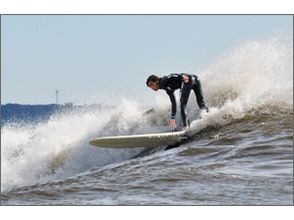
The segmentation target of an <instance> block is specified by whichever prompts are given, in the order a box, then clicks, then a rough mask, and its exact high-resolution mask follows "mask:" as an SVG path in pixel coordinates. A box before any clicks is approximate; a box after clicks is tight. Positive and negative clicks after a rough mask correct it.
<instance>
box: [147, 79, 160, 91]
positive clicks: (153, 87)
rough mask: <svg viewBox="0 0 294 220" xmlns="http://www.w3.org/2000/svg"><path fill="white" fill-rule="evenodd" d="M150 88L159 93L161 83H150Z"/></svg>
mask: <svg viewBox="0 0 294 220" xmlns="http://www.w3.org/2000/svg"><path fill="white" fill-rule="evenodd" d="M148 87H150V88H151V89H153V90H154V91H157V90H158V89H159V83H158V82H152V81H150V82H149V83H148Z"/></svg>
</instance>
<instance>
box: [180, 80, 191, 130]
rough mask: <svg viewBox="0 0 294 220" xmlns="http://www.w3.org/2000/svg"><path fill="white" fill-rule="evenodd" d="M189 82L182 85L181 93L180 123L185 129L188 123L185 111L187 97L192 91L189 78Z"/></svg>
mask: <svg viewBox="0 0 294 220" xmlns="http://www.w3.org/2000/svg"><path fill="white" fill-rule="evenodd" d="M189 78H190V79H189V82H188V83H184V84H183V88H182V92H181V98H180V101H181V116H182V122H183V126H184V127H186V126H187V125H188V121H187V111H186V107H187V103H188V99H189V95H190V92H191V89H192V80H191V77H189Z"/></svg>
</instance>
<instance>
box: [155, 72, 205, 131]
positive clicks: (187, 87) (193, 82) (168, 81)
mask: <svg viewBox="0 0 294 220" xmlns="http://www.w3.org/2000/svg"><path fill="white" fill-rule="evenodd" d="M184 75H187V76H188V80H186V82H184V80H183V76H184ZM159 86H160V89H164V90H165V91H166V93H167V94H168V96H169V98H170V101H171V103H172V114H171V118H173V119H174V118H175V116H176V111H177V106H176V99H175V96H174V91H175V90H176V89H181V98H180V102H181V116H182V121H183V126H187V125H188V122H187V112H186V106H187V103H188V99H189V95H190V92H191V89H193V90H194V93H195V95H196V101H197V103H198V106H199V108H200V109H205V110H206V111H208V108H207V107H206V106H205V102H204V100H203V95H202V91H201V84H200V80H199V79H198V77H197V76H196V75H190V74H187V73H181V74H177V73H173V74H170V75H168V76H163V77H161V78H159Z"/></svg>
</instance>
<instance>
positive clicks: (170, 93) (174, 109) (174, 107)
mask: <svg viewBox="0 0 294 220" xmlns="http://www.w3.org/2000/svg"><path fill="white" fill-rule="evenodd" d="M166 93H167V94H168V96H169V98H170V101H171V110H172V113H171V117H172V118H175V117H176V112H177V104H176V98H175V95H174V92H173V91H166Z"/></svg>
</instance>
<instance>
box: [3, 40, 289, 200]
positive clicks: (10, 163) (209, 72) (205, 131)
mask: <svg viewBox="0 0 294 220" xmlns="http://www.w3.org/2000/svg"><path fill="white" fill-rule="evenodd" d="M199 76H200V79H201V81H202V87H203V91H204V97H205V99H206V101H207V105H208V106H209V107H210V112H209V113H202V112H199V110H198V107H197V105H196V101H195V97H194V95H191V97H190V101H189V106H188V115H189V117H190V118H197V117H198V116H199V114H200V115H201V118H198V119H197V120H194V121H192V123H191V129H193V130H194V132H195V133H197V135H195V137H194V139H193V140H191V142H189V143H187V144H184V145H182V146H181V147H179V148H176V149H171V150H168V151H164V150H163V149H157V150H155V151H154V152H152V153H150V152H149V153H148V152H146V150H144V149H142V148H137V149H119V150H112V149H103V148H95V147H92V146H90V145H89V144H88V141H89V139H91V138H93V137H96V136H106V135H119V134H120V135H122V134H139V133H155V132H164V131H166V126H165V124H166V120H167V118H168V115H169V114H168V113H167V112H168V111H169V108H170V104H169V102H168V97H167V96H160V95H159V96H157V98H156V100H157V104H156V103H155V106H154V103H153V104H152V105H151V104H149V105H148V104H146V103H144V104H142V103H141V102H139V101H136V100H130V99H127V98H124V99H122V101H121V102H120V103H118V104H117V105H116V106H106V105H105V106H102V107H99V108H98V107H93V108H86V109H82V108H81V109H79V110H70V109H69V110H68V111H62V112H60V113H56V114H54V115H53V116H51V117H50V119H49V120H48V121H43V122H39V123H8V124H5V125H4V126H3V127H2V128H1V155H2V158H1V159H2V160H1V181H2V182H1V191H2V195H3V196H2V198H1V200H2V201H1V202H2V203H3V204H77V205H83V204H178V205H179V204H189V205H193V204H214V205H217V204H222V205H223V204H228V205H229V204H292V202H293V187H292V186H293V146H292V145H293V124H292V122H293V45H292V43H289V41H288V40H286V39H285V38H282V37H279V36H274V37H272V38H268V39H264V40H255V41H248V42H245V43H243V44H241V45H239V46H238V47H236V48H233V49H232V50H229V51H227V52H226V53H224V54H223V55H222V56H220V57H219V58H218V59H217V60H216V61H214V62H212V63H211V65H209V66H208V67H207V69H205V70H204V71H203V72H202V73H201V74H199ZM151 107H153V108H154V112H152V113H150V114H144V112H145V111H146V109H148V108H151ZM195 109H196V110H195ZM178 118H179V117H178ZM178 120H179V119H178ZM178 123H180V120H179V121H178ZM143 155H145V156H143ZM167 189H168V190H167Z"/></svg>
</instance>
